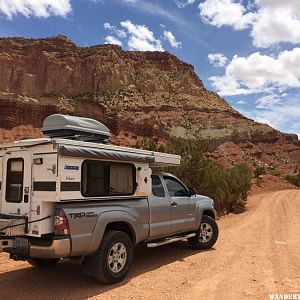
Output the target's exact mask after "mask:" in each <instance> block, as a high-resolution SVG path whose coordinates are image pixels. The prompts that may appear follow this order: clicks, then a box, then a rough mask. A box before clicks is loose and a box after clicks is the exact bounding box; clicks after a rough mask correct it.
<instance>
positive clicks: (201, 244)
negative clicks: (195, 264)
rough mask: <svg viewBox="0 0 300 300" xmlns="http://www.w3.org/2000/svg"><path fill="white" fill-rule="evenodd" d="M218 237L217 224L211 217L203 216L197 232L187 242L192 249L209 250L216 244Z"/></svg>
mask: <svg viewBox="0 0 300 300" xmlns="http://www.w3.org/2000/svg"><path fill="white" fill-rule="evenodd" d="M218 235H219V229H218V225H217V222H216V221H215V220H214V219H213V218H212V217H209V216H206V215H203V216H202V220H201V224H200V228H199V230H198V231H197V232H196V235H195V236H194V237H192V238H190V239H189V240H188V242H189V244H190V245H191V246H192V247H193V248H194V249H199V250H205V249H210V248H212V246H213V245H214V244H215V243H216V241H217V239H218Z"/></svg>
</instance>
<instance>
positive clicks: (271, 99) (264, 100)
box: [256, 94, 280, 108]
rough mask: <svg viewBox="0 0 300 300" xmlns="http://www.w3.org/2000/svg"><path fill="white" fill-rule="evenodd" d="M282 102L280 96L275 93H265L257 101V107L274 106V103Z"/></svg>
mask: <svg viewBox="0 0 300 300" xmlns="http://www.w3.org/2000/svg"><path fill="white" fill-rule="evenodd" d="M279 102H280V97H279V96H278V95H275V94H270V95H265V96H262V97H260V98H259V99H258V100H257V101H256V104H257V108H268V107H272V106H273V105H274V104H276V103H279Z"/></svg>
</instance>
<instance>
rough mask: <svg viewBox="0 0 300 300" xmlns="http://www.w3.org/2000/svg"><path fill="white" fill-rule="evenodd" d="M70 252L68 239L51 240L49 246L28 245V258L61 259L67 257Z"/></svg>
mask: <svg viewBox="0 0 300 300" xmlns="http://www.w3.org/2000/svg"><path fill="white" fill-rule="evenodd" d="M70 252H71V241H70V238H65V239H53V241H52V244H51V245H49V246H44V245H34V244H33V245H32V244H31V245H30V249H29V256H30V257H37V258H61V257H67V256H69V255H70Z"/></svg>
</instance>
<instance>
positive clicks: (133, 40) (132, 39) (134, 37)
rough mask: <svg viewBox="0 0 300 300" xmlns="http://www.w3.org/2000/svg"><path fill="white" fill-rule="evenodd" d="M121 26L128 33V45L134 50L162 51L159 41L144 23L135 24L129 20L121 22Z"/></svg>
mask: <svg viewBox="0 0 300 300" xmlns="http://www.w3.org/2000/svg"><path fill="white" fill-rule="evenodd" d="M121 26H122V27H123V28H124V29H125V31H126V33H127V34H128V43H127V44H128V47H129V49H130V50H136V51H164V49H163V47H162V45H161V41H160V40H159V39H156V38H155V37H154V34H153V32H152V31H151V30H149V28H148V27H147V26H145V25H135V24H133V23H132V22H131V21H129V20H127V21H123V22H121Z"/></svg>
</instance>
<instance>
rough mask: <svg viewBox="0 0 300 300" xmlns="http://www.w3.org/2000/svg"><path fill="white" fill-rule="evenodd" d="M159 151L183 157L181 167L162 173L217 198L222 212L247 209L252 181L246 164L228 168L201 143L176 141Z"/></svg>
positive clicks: (167, 169)
mask: <svg viewBox="0 0 300 300" xmlns="http://www.w3.org/2000/svg"><path fill="white" fill-rule="evenodd" d="M159 150H160V151H165V152H169V153H174V154H179V155H181V156H182V160H181V165H180V166H179V167H168V168H163V169H160V170H162V171H165V172H170V173H172V174H174V175H175V176H177V177H179V178H180V179H181V180H182V181H183V182H184V183H185V184H186V185H187V186H188V187H194V188H195V189H196V190H197V191H198V193H200V194H202V195H206V196H209V197H211V198H212V199H214V201H215V208H216V210H217V211H218V212H219V213H229V212H240V211H242V210H244V208H245V205H246V201H247V193H248V191H249V190H250V187H251V178H252V176H251V170H250V169H249V167H248V166H247V165H246V164H240V165H236V166H233V167H232V168H230V169H225V168H224V167H222V166H221V165H220V164H218V163H217V162H215V161H212V160H209V159H207V158H206V157H205V156H204V155H203V152H204V151H205V150H206V145H205V144H204V143H203V142H202V141H200V140H184V139H178V138H176V139H173V140H171V142H170V143H168V144H167V145H165V146H164V147H161V148H160V149H159Z"/></svg>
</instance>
